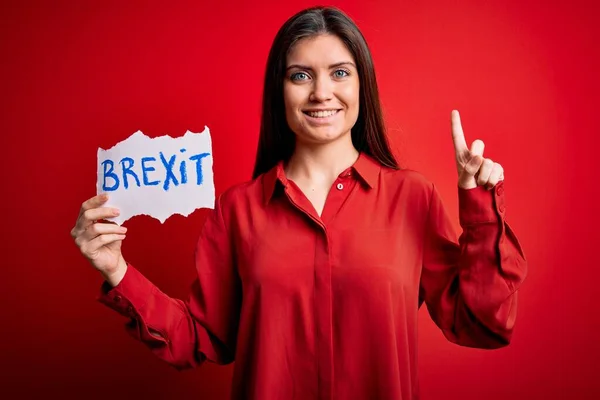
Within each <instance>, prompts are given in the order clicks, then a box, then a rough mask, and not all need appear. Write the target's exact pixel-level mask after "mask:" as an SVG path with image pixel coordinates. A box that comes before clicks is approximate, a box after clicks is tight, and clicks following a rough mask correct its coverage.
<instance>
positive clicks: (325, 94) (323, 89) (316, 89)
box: [310, 76, 333, 102]
mask: <svg viewBox="0 0 600 400" xmlns="http://www.w3.org/2000/svg"><path fill="white" fill-rule="evenodd" d="M313 82H314V83H313V87H312V92H311V95H310V100H311V101H317V102H323V101H327V100H330V99H331V98H332V97H333V82H332V81H331V79H329V77H328V76H324V77H319V78H317V79H315V80H314V81H313Z"/></svg>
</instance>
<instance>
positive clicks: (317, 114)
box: [302, 110, 340, 118]
mask: <svg viewBox="0 0 600 400" xmlns="http://www.w3.org/2000/svg"><path fill="white" fill-rule="evenodd" d="M339 111H340V110H319V111H310V110H307V111H302V112H303V113H304V114H306V115H308V116H309V117H312V118H328V117H332V116H334V115H335V114H337V113H338V112H339Z"/></svg>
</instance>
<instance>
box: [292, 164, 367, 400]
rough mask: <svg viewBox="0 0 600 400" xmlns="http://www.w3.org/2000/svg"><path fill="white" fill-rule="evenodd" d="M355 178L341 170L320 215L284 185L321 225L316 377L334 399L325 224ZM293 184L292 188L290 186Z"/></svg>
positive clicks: (324, 396)
mask: <svg viewBox="0 0 600 400" xmlns="http://www.w3.org/2000/svg"><path fill="white" fill-rule="evenodd" d="M357 185H358V182H357V181H356V179H354V178H353V177H352V172H351V171H350V170H347V171H344V172H343V173H342V174H340V175H339V176H338V178H337V179H336V180H335V182H333V185H332V187H331V189H330V191H329V193H328V195H327V199H326V200H325V205H324V207H323V212H322V214H321V217H319V216H318V215H316V213H315V211H314V207H308V204H310V201H309V200H308V198H307V197H306V196H305V195H304V193H302V191H301V190H300V189H299V188H298V187H297V186H296V185H289V186H287V187H286V190H285V192H286V195H287V197H288V199H289V200H290V202H291V203H292V204H293V205H294V206H295V207H296V208H297V209H298V210H300V211H301V212H303V213H305V214H306V215H308V216H309V217H310V218H311V219H312V220H313V221H314V222H315V224H316V225H317V226H318V227H319V228H320V229H319V234H318V235H317V243H316V248H315V259H314V274H315V289H314V290H315V310H314V315H315V326H316V352H317V378H318V393H319V399H320V400H331V399H333V379H334V371H333V364H334V362H333V357H334V354H333V320H332V316H333V310H332V297H331V296H332V290H331V287H332V282H331V276H332V271H331V268H332V265H333V263H332V259H331V257H332V253H331V236H330V235H329V234H328V227H330V226H331V225H332V224H334V221H335V218H336V216H337V215H338V214H339V213H340V210H341V209H342V208H343V206H344V204H345V203H346V202H347V201H349V200H350V199H351V195H352V192H353V191H355V190H356V189H357ZM292 187H293V189H292Z"/></svg>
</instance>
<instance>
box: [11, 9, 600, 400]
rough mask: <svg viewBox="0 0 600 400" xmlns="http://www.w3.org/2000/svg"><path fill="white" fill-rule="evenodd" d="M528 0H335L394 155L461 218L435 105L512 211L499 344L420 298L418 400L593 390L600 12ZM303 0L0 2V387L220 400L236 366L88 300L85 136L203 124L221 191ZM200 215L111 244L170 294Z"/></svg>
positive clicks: (132, 229)
mask: <svg viewBox="0 0 600 400" xmlns="http://www.w3.org/2000/svg"><path fill="white" fill-rule="evenodd" d="M167 3H169V5H167ZM525 3H526V2H521V1H516V0H512V1H496V2H492V1H486V2H482V1H477V0H468V1H460V2H457V1H429V2H420V1H346V2H342V1H339V2H336V3H334V4H336V5H338V6H340V7H342V9H344V10H345V11H346V12H347V13H348V14H349V15H350V16H351V17H352V18H354V20H355V21H356V22H357V23H358V25H359V27H360V28H361V29H362V31H363V32H364V34H365V36H366V38H367V40H368V42H369V44H370V46H371V49H372V52H373V57H374V60H375V65H376V70H377V73H378V80H379V85H380V89H381V96H382V101H383V104H384V108H385V116H386V120H387V125H388V127H389V133H390V137H391V140H392V143H393V146H394V150H395V151H396V152H397V154H398V155H399V156H400V159H401V160H402V164H403V165H404V166H406V167H410V168H413V169H417V170H419V171H421V172H422V173H423V174H425V175H426V176H427V177H428V178H429V179H430V180H432V181H434V182H435V183H436V184H437V185H438V187H439V189H440V191H441V193H442V196H443V197H444V200H445V202H446V205H447V207H448V209H449V210H450V211H451V212H453V213H454V214H453V215H454V216H455V221H456V223H457V222H458V216H457V214H456V209H457V195H456V171H455V166H454V159H453V148H452V141H451V136H450V123H449V118H450V111H451V109H453V108H457V109H459V110H460V111H461V115H462V120H463V126H464V130H465V134H466V137H467V140H468V141H469V142H470V141H472V140H474V139H476V138H480V139H482V140H484V141H485V143H486V153H485V154H486V155H487V156H489V157H491V158H493V159H494V160H496V161H498V162H500V163H501V164H502V165H503V166H504V167H505V170H506V189H507V210H508V213H507V217H508V221H509V223H511V225H512V226H513V227H514V228H515V230H516V232H517V234H518V236H519V238H520V240H521V242H522V244H523V246H524V249H525V252H526V255H527V258H528V260H529V277H528V279H527V281H526V282H525V285H524V286H523V287H522V289H521V291H520V294H519V296H520V304H519V315H518V319H517V326H516V330H515V333H514V339H513V342H512V344H511V345H510V346H509V347H507V348H504V349H501V350H496V351H483V350H476V349H467V348H461V347H458V346H456V345H453V344H450V343H449V342H447V341H446V340H445V339H444V338H443V336H442V334H441V333H440V331H439V329H438V328H437V327H436V326H435V325H434V324H433V323H432V322H431V320H430V318H429V315H428V314H427V311H426V310H425V309H424V308H423V309H422V310H421V314H420V337H419V340H420V342H419V351H420V354H419V356H420V376H421V386H422V393H423V396H422V398H423V399H425V400H428V399H439V398H444V399H482V398H485V399H487V400H493V399H558V398H569V399H591V398H599V396H600V382H598V373H597V366H596V364H597V360H598V357H599V356H600V351H599V350H600V344H599V341H598V340H597V332H598V330H599V328H600V323H599V322H600V312H599V310H598V308H599V307H598V306H599V304H598V300H597V299H598V291H599V289H598V288H599V286H598V284H597V281H598V279H599V278H600V272H599V270H598V268H599V267H600V262H599V261H600V256H599V254H600V252H599V251H598V244H597V242H598V239H600V235H598V233H597V229H598V226H600V218H599V212H598V162H597V161H596V160H597V153H598V152H597V149H596V144H597V143H598V140H597V136H598V135H599V134H600V130H599V129H598V123H597V120H596V118H595V115H596V114H595V113H594V112H595V111H596V110H597V108H598V106H599V105H600V102H599V93H600V85H599V79H598V77H597V76H596V74H597V73H598V70H599V69H600V62H599V57H598V47H597V46H598V39H599V36H600V35H599V32H600V30H599V28H598V22H597V21H598V18H597V17H598V9H597V7H596V6H595V5H594V3H593V2H588V3H584V2H581V1H568V2H567V1H563V2H552V1H546V2H543V3H542V2H529V3H530V4H525ZM314 4H315V3H314V2H312V1H296V2H287V3H280V2H276V1H272V2H270V3H268V2H244V1H223V2H218V1H211V2H208V1H188V2H163V4H159V3H153V4H151V3H149V2H137V3H133V2H129V1H126V2H119V1H101V2H100V1H87V2H81V1H70V2H67V1H62V2H58V1H46V2H42V1H37V2H34V1H27V2H21V3H19V2H8V3H7V2H4V3H3V4H2V6H1V9H0V15H1V17H0V20H1V21H2V24H0V50H1V54H2V61H1V62H0V68H1V70H0V72H1V74H2V75H1V76H2V81H1V83H2V86H1V88H2V92H1V96H0V106H1V108H0V116H1V118H0V128H1V130H0V132H1V135H2V140H3V146H2V157H1V158H0V162H1V163H2V186H3V189H2V193H3V196H2V200H1V201H2V209H3V210H4V212H3V218H2V219H3V224H2V230H3V232H2V238H3V239H2V261H1V262H2V271H1V275H0V276H1V278H2V284H1V289H0V296H1V299H0V300H1V301H2V306H1V307H2V313H1V318H2V320H1V323H0V325H1V326H0V335H1V337H0V346H1V348H0V359H1V360H2V371H1V374H0V377H1V378H0V380H1V381H2V384H1V388H2V389H1V390H2V397H3V398H11V399H12V398H38V397H42V396H54V395H56V396H61V397H65V398H79V399H95V398H98V399H100V398H145V399H167V398H168V399H184V398H203V399H225V398H227V395H228V393H229V384H230V378H231V372H232V368H231V366H225V367H221V366H215V365H209V364H205V365H203V366H202V367H201V368H198V369H196V370H192V371H185V372H177V371H175V370H174V369H172V368H171V367H169V366H168V365H166V364H163V362H162V361H159V360H158V359H155V358H154V356H153V355H152V354H151V353H150V352H149V351H148V350H147V349H146V348H145V347H143V346H142V345H141V344H138V343H136V342H134V341H133V340H132V339H131V338H130V337H129V336H127V334H126V333H125V331H124V330H123V327H122V325H123V323H124V322H125V320H124V319H123V318H122V317H121V316H119V315H116V314H115V313H113V312H112V311H110V310H108V309H106V308H104V307H103V306H102V305H100V304H98V303H96V301H95V296H96V293H97V290H98V288H99V286H100V283H101V280H100V277H99V275H98V274H97V273H95V271H93V270H92V268H91V267H90V266H89V265H88V264H87V262H86V261H85V260H84V259H83V258H82V257H81V255H80V254H79V252H78V250H77V249H76V247H75V246H74V244H73V243H72V240H71V238H70V236H69V231H70V229H71V227H72V226H73V224H74V222H75V218H76V216H77V212H78V209H79V206H80V204H81V202H82V201H84V200H85V199H87V198H89V197H91V196H92V195H94V194H95V179H96V176H95V174H96V150H97V148H98V147H103V148H107V147H110V146H112V145H114V144H115V143H117V142H119V141H121V140H123V139H125V138H127V137H128V136H129V135H130V134H132V133H133V132H135V131H136V130H138V129H139V130H142V131H143V132H145V133H146V134H148V135H150V136H160V135H163V134H170V135H173V136H178V135H182V134H183V133H184V132H185V131H186V130H188V129H189V130H192V131H195V132H198V131H201V130H202V129H203V128H204V126H205V125H208V126H209V128H210V129H211V132H212V136H213V145H214V157H215V158H214V160H215V161H214V172H215V184H216V189H217V193H221V192H222V191H223V190H224V189H226V188H227V187H229V186H230V185H233V184H236V183H238V182H241V181H244V180H247V179H249V178H250V175H251V171H252V167H253V162H254V156H255V146H256V142H257V134H258V126H259V111H260V99H261V95H262V93H261V85H262V78H263V68H264V66H265V61H266V57H267V52H268V49H269V47H270V44H271V41H272V39H273V37H274V35H275V33H276V31H277V29H278V28H279V27H280V26H281V24H282V23H283V22H284V21H285V20H286V19H287V18H288V17H290V16H291V15H292V14H293V13H295V12H296V11H298V10H300V9H302V8H305V7H306V6H310V5H314ZM205 217H206V210H199V211H196V212H195V213H193V214H192V215H191V216H190V217H188V218H183V217H180V216H174V217H171V218H170V219H168V220H167V221H166V222H165V223H164V224H161V223H159V222H158V221H156V220H154V219H151V218H148V217H136V218H134V219H132V220H130V221H128V222H126V226H128V227H129V234H128V238H127V240H126V241H125V244H124V253H125V256H126V258H127V259H128V260H130V261H131V262H133V263H135V265H137V266H138V268H139V269H141V270H142V271H143V272H144V273H145V274H146V275H147V276H148V277H149V278H150V279H151V280H152V281H154V282H155V283H156V284H157V285H158V286H159V287H160V288H161V289H162V290H163V291H165V292H167V293H169V294H170V295H173V296H178V297H185V296H186V295H187V290H188V286H189V284H190V283H191V280H192V279H193V277H194V267H193V250H194V244H195V241H196V238H197V235H198V233H199V230H200V228H201V226H202V223H203V221H204V218H205ZM457 228H458V225H457ZM4 396H6V397H4Z"/></svg>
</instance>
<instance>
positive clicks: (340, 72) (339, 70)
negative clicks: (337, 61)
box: [333, 69, 348, 78]
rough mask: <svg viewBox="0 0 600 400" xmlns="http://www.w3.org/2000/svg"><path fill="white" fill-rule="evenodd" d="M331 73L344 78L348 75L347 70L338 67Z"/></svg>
mask: <svg viewBox="0 0 600 400" xmlns="http://www.w3.org/2000/svg"><path fill="white" fill-rule="evenodd" d="M333 75H334V76H335V77H336V78H345V77H346V76H348V71H346V70H343V69H338V70H337V71H335V72H334V73H333Z"/></svg>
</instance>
